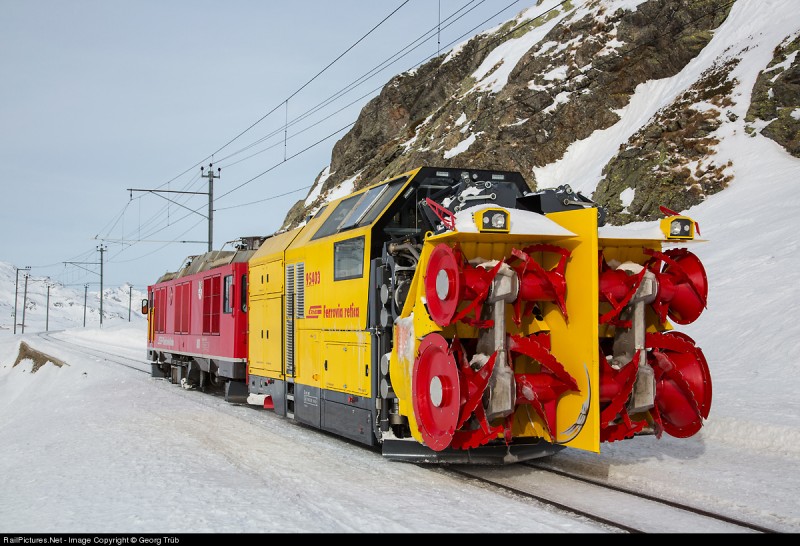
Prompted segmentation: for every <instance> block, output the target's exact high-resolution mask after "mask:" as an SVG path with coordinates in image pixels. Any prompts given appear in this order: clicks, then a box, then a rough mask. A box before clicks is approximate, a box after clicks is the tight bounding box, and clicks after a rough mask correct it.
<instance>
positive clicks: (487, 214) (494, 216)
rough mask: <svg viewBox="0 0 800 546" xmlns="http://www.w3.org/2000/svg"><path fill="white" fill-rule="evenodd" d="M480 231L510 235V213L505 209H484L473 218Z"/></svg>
mask: <svg viewBox="0 0 800 546" xmlns="http://www.w3.org/2000/svg"><path fill="white" fill-rule="evenodd" d="M473 218H474V220H475V225H476V226H477V228H478V231H481V232H495V233H508V230H509V229H510V227H511V226H510V222H509V216H508V211H507V210H504V209H483V210H480V211H478V212H476V213H475V214H474V216H473Z"/></svg>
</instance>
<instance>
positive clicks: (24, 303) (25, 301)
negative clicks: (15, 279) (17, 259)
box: [22, 273, 30, 334]
mask: <svg viewBox="0 0 800 546" xmlns="http://www.w3.org/2000/svg"><path fill="white" fill-rule="evenodd" d="M29 276H30V275H28V274H27V273H25V291H24V292H23V296H22V333H23V334H24V333H25V308H26V307H27V306H28V277H29Z"/></svg>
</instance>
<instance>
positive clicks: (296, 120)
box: [114, 0, 517, 261]
mask: <svg viewBox="0 0 800 546" xmlns="http://www.w3.org/2000/svg"><path fill="white" fill-rule="evenodd" d="M475 1H476V0H472V1H471V2H470V3H468V4H467V6H468V5H469V4H473V3H474V2H475ZM483 1H485V0H482V1H481V2H480V3H479V4H478V5H480V4H482V3H483ZM516 3H517V2H512V3H510V4H508V5H507V6H505V7H504V8H503V9H504V10H505V9H508V7H510V6H512V5H514V4H516ZM403 5H405V3H404V4H403ZM400 7H402V5H401V6H400ZM465 7H466V6H465ZM474 7H476V6H473V9H474ZM397 9H399V8H397ZM461 9H462V10H463V9H464V8H461ZM395 11H397V10H395ZM459 11H460V10H459ZM501 12H502V10H501V11H500V12H497V13H501ZM393 13H394V12H393ZM495 15H496V14H495ZM452 17H453V16H452V15H451V16H450V18H452ZM447 20H448V19H445V21H447ZM487 20H488V19H487ZM442 26H443V25H442V23H441V22H440V23H439V24H438V25H436V26H434V27H433V30H434V32H435V35H436V36H437V38H438V40H437V43H438V45H439V48H440V47H441V42H440V34H439V32H440V30H441V28H442ZM444 26H445V27H446V26H447V25H444ZM374 28H377V26H376V27H374ZM374 28H373V29H372V30H374ZM368 34H369V33H368ZM428 34H430V33H428ZM426 35H427V34H423V35H422V36H421V38H424V37H425V36H426ZM462 36H463V35H462ZM364 37H366V35H365V36H364ZM364 37H362V39H363V38H364ZM359 41H360V40H359ZM356 43H358V42H356ZM415 43H416V41H415V42H411V44H410V45H414V44H415ZM451 43H454V42H451ZM355 45H356V44H353V46H351V48H350V49H352V47H354V46H355ZM407 47H408V46H407ZM439 48H437V54H439V53H440V51H439ZM414 49H416V48H414ZM414 49H412V50H411V51H413V50H414ZM411 51H407V52H406V53H405V55H402V56H401V57H399V58H397V56H398V55H399V54H395V55H394V56H392V57H390V58H389V60H391V59H395V61H394V62H397V61H398V60H400V59H402V58H403V57H405V56H407V55H408V53H410V52H411ZM401 53H402V50H401ZM431 56H432V55H430V56H428V57H427V58H430V57H431ZM340 57H341V56H340ZM337 60H338V58H337ZM334 62H335V61H334ZM421 62H424V61H421ZM418 64H419V63H418ZM329 66H330V65H329ZM382 66H384V64H379V65H377V66H376V69H378V68H380V67H382ZM324 70H325V69H323V70H322V71H320V72H319V73H318V74H316V75H315V76H314V77H313V78H312V79H311V80H309V82H308V83H310V82H311V81H313V79H316V78H317V77H318V76H319V75H320V74H321V73H322V72H324ZM369 75H370V72H367V73H365V75H364V77H367V76H369ZM359 82H360V80H355V82H353V84H357V83H359ZM306 85H307V84H306ZM381 87H383V85H382V86H381ZM381 87H378V88H376V89H374V90H372V91H371V92H375V91H376V90H378V89H380V88H381ZM349 89H350V87H345V88H343V89H342V92H343V91H347V90H349ZM298 91H299V90H298ZM295 94H296V93H295ZM295 94H293V95H291V96H290V97H293V96H294V95H295ZM365 96H366V95H365ZM333 97H334V98H338V95H333ZM362 98H363V96H362ZM287 100H288V99H287ZM355 102H357V100H356V101H353V102H352V103H350V104H349V105H348V106H350V105H352V104H353V103H355ZM328 104H329V102H326V101H323V102H321V103H320V104H319V105H317V106H316V107H315V108H314V109H310V110H308V111H307V112H304V113H303V114H301V115H300V116H296V117H295V118H294V119H293V120H291V122H290V121H289V120H288V116H287V119H286V121H285V127H284V132H285V131H286V128H287V127H288V126H293V125H294V124H296V123H299V122H300V121H302V120H303V119H306V118H307V117H308V116H309V115H311V114H313V113H315V112H316V111H317V110H319V109H321V108H322V107H324V106H327V105H328ZM280 106H281V104H279V105H278V107H280ZM344 108H346V107H343V108H340V109H339V110H337V111H336V112H334V114H330V115H328V116H327V117H325V118H323V120H322V121H325V120H327V119H330V117H332V116H333V115H335V114H336V113H339V112H340V111H342V110H343V109H344ZM264 117H266V116H263V117H262V118H260V120H261V119H263V118H264ZM260 120H259V121H260ZM257 123H258V122H256V123H255V124H253V125H251V127H250V128H248V129H247V130H245V131H243V132H242V133H240V134H239V135H237V137H235V138H234V139H231V140H230V141H229V142H228V143H226V144H225V145H224V146H222V147H221V148H219V149H218V150H217V151H216V152H215V154H216V153H218V152H219V151H221V150H223V149H224V148H225V147H227V146H228V145H230V143H232V142H233V141H235V140H236V139H237V138H239V137H240V136H242V135H243V134H244V133H246V132H247V131H248V130H249V129H251V128H252V127H253V126H255V125H256V124H257ZM317 125H318V123H314V124H312V125H310V126H309V127H306V128H303V129H301V130H300V131H296V132H294V133H293V134H292V135H291V137H289V136H285V138H286V139H288V138H293V137H295V136H297V135H298V134H300V133H301V132H306V131H308V130H310V129H311V128H313V127H316V126H317ZM352 125H353V124H352V123H350V124H348V125H346V126H345V127H343V128H341V129H339V130H337V131H335V132H334V133H331V134H329V135H328V136H326V137H324V138H322V139H320V140H318V141H316V142H315V143H313V144H312V145H310V146H308V147H306V148H304V149H303V150H301V151H299V152H297V153H295V154H292V155H291V156H289V155H286V156H285V160H284V161H283V162H280V163H277V164H276V165H273V166H272V167H270V168H268V169H266V170H264V171H262V172H261V173H259V174H258V175H256V176H254V177H252V178H250V179H249V180H247V181H245V182H243V183H241V184H239V185H238V186H236V187H234V188H232V189H231V190H229V191H227V192H225V193H224V194H222V195H220V196H218V199H222V198H223V197H225V196H227V195H229V194H231V193H233V192H234V191H237V190H238V189H240V188H242V187H244V186H245V185H247V184H249V183H251V182H252V181H254V180H256V179H258V178H260V177H262V176H264V175H265V174H267V173H268V172H270V171H272V170H274V169H275V168H276V167H277V166H279V165H280V164H283V163H285V162H286V161H288V160H290V159H292V158H295V157H297V156H299V155H300V154H302V153H304V152H305V151H307V150H309V149H311V148H313V147H314V146H317V145H318V144H320V143H321V142H323V141H325V140H327V139H328V138H331V137H332V136H334V135H336V134H338V133H340V132H341V131H343V130H345V129H347V128H348V127H351V126H352ZM262 138H268V137H262ZM262 141H263V140H262ZM257 142H258V141H257ZM254 144H255V143H254ZM254 144H251V145H249V146H248V147H246V148H244V149H249V148H251V147H252V146H253V145H254ZM257 153H260V152H257ZM233 155H235V153H234V154H231V155H230V156H226V157H231V156H233ZM252 155H256V154H252ZM252 155H251V156H249V157H252ZM213 156H214V154H212V155H211V156H207V157H206V159H208V158H209V157H213ZM245 159H246V158H245ZM242 161H243V160H242ZM201 163H202V162H199V163H197V164H195V166H197V165H200V164H201ZM235 163H239V161H237V162H235ZM235 163H234V164H235ZM190 170H191V169H187V170H186V171H184V172H183V173H181V175H178V176H176V177H175V178H173V179H171V180H170V181H173V180H175V179H177V178H178V177H180V176H182V175H183V174H186V173H188V172H189V171H190ZM190 183H191V182H190ZM165 184H166V183H165ZM187 185H188V184H187ZM308 187H310V186H305V187H304V188H299V189H297V190H293V191H291V192H288V193H296V192H297V191H301V189H305V188H308ZM288 193H287V194H288ZM283 195H285V194H280V195H277V196H270V197H267V198H265V199H258V200H255V201H251V202H249V203H242V204H239V205H233V206H230V207H223V208H219V209H215V210H227V209H230V208H236V207H240V206H247V205H249V204H255V203H258V202H264V201H267V200H271V199H275V198H277V197H279V196H283ZM163 210H164V209H162V211H163ZM199 210H200V209H198V211H199ZM158 214H159V212H157V213H154V214H153V215H152V217H153V218H155V217H157V216H158ZM187 216H188V215H187ZM187 216H183V217H179V218H178V219H176V220H175V221H174V222H169V224H168V225H175V224H177V223H180V222H182V221H183V220H184V219H185V218H186V217H187ZM118 222H119V219H117V220H116V222H115V225H116V223H118ZM162 223H163V222H162ZM198 224H199V222H198ZM195 225H197V224H195ZM140 227H141V223H140ZM165 227H166V226H161V224H158V226H151V229H150V230H149V232H150V233H149V234H148V233H144V234H142V235H140V236H138V237H137V238H138V239H144V238H145V237H147V236H152V235H153V234H155V233H158V232H160V231H162V230H163V229H164V228H165ZM131 246H132V245H131ZM149 254H151V253H148V255H149ZM116 257H117V256H114V258H116ZM131 261H132V260H131Z"/></svg>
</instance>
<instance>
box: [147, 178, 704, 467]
mask: <svg viewBox="0 0 800 546" xmlns="http://www.w3.org/2000/svg"><path fill="white" fill-rule="evenodd" d="M661 210H662V212H663V213H664V215H665V217H664V218H663V219H662V220H660V223H654V224H653V225H650V224H646V226H647V229H639V230H634V229H631V228H625V227H621V226H606V225H605V211H604V209H603V208H602V207H599V206H598V205H597V204H595V203H593V202H592V201H590V200H589V199H588V198H586V197H584V196H583V195H581V194H580V193H578V192H574V191H573V190H572V189H571V188H570V187H569V186H568V185H563V186H559V187H557V188H553V189H546V190H541V191H531V190H530V189H529V186H528V185H527V183H526V182H525V180H524V179H523V177H522V175H521V174H519V173H515V172H498V171H488V170H474V169H466V170H465V169H454V168H435V167H421V168H418V169H415V170H412V171H409V172H406V173H404V174H402V175H400V176H396V177H393V178H391V179H388V180H385V181H383V182H378V183H375V184H373V185H371V186H369V187H366V188H364V189H362V190H360V191H357V192H354V193H352V194H351V195H348V196H345V197H342V198H340V199H337V200H335V201H332V202H330V203H328V204H327V205H325V206H323V207H322V208H320V209H319V210H318V211H317V212H316V214H314V215H313V217H309V218H307V220H306V221H305V222H304V223H303V224H302V225H301V226H300V227H297V228H295V229H292V230H290V231H284V232H281V233H277V234H275V235H271V236H268V237H243V238H241V239H239V240H237V241H236V242H235V244H234V245H233V246H232V249H231V250H228V251H223V250H220V251H216V252H208V253H205V254H202V255H198V256H191V257H189V258H188V259H187V261H186V264H185V265H184V266H183V267H182V268H181V269H180V270H179V271H176V272H173V273H167V274H165V275H163V276H162V277H161V278H160V279H159V280H158V281H157V282H156V283H155V284H153V285H152V286H149V287H148V299H146V300H143V301H142V312H143V313H145V314H146V315H147V317H148V346H147V351H148V358H149V360H150V362H151V369H152V375H153V376H154V377H160V378H166V379H167V380H169V381H171V382H172V383H175V384H178V385H181V386H183V387H184V388H188V389H198V390H202V391H207V390H212V389H213V390H216V391H217V392H219V393H223V394H224V396H225V399H226V400H228V401H229V402H232V403H241V404H255V405H258V406H259V407H263V408H266V409H271V410H274V411H275V412H276V413H277V414H279V415H281V416H283V417H285V418H287V419H291V420H294V421H296V422H298V423H302V424H304V425H307V426H310V427H314V428H317V429H322V430H325V431H328V432H331V433H334V434H336V435H339V436H342V437H345V438H348V439H351V440H355V441H357V442H360V443H363V444H366V445H368V446H372V447H374V448H376V449H379V450H380V451H381V453H382V454H383V455H384V456H385V457H387V458H389V459H393V460H400V461H412V462H429V463H435V462H443V463H475V464H509V463H514V462H518V461H523V460H527V459H532V458H537V457H542V456H548V455H551V454H554V453H556V452H558V451H559V450H561V449H564V448H566V447H570V448H576V449H581V450H587V451H592V452H595V453H599V451H600V445H601V444H602V443H604V442H614V441H621V440H627V439H632V438H634V437H636V436H639V435H645V434H647V435H655V436H658V437H660V436H661V435H662V434H663V433H666V434H668V435H671V436H674V437H678V438H687V437H690V436H692V435H694V434H695V433H696V432H697V431H698V430H699V429H700V428H701V427H702V425H703V422H704V420H705V419H706V418H707V417H708V413H709V409H710V405H711V377H710V374H709V369H708V365H707V363H706V359H705V357H704V355H703V352H702V351H701V350H700V348H699V347H698V346H697V345H695V342H694V341H693V340H692V339H691V338H689V337H688V336H687V335H685V334H683V333H681V332H678V331H676V330H675V329H674V327H673V325H674V324H678V325H684V324H688V323H691V322H693V321H695V320H696V319H697V318H698V317H699V315H700V314H701V312H702V311H703V310H704V309H705V307H706V300H707V295H708V285H707V279H706V273H705V269H704V267H703V265H702V264H701V262H700V260H699V259H698V258H697V256H696V255H695V254H693V253H692V252H689V251H688V250H687V249H686V248H684V247H685V246H687V244H688V243H694V242H697V241H699V239H698V238H697V237H699V230H698V226H697V223H696V222H695V221H694V220H693V219H691V218H689V217H687V216H684V215H681V214H678V213H675V212H674V211H670V210H669V209H666V208H664V207H662V209H661ZM223 248H224V247H223Z"/></svg>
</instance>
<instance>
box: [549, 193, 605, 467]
mask: <svg viewBox="0 0 800 546" xmlns="http://www.w3.org/2000/svg"><path fill="white" fill-rule="evenodd" d="M547 217H548V218H550V219H551V220H553V221H555V222H557V223H559V224H561V225H562V226H564V227H565V228H567V229H569V230H570V231H572V232H573V233H575V234H577V235H578V236H577V237H576V238H574V239H570V240H567V241H562V242H561V243H560V245H561V246H563V247H565V248H567V249H569V250H570V258H569V261H568V262H567V268H566V271H565V277H566V281H567V297H566V306H567V314H568V320H566V321H565V320H564V317H563V316H562V314H561V313H560V312H559V311H558V310H555V309H552V307H551V308H550V309H549V310H548V311H547V312H546V314H545V321H546V322H547V323H548V324H549V325H550V343H551V349H550V352H551V353H553V355H554V356H555V357H556V358H557V359H558V361H559V362H561V364H563V365H564V368H565V369H566V370H567V371H568V372H569V374H570V375H571V376H572V377H573V378H575V380H576V381H577V383H578V387H579V388H580V393H576V392H572V391H568V392H566V393H565V394H564V395H563V396H562V397H561V399H560V400H559V402H558V406H557V408H558V412H557V414H556V430H557V433H556V435H557V437H556V438H554V439H552V441H553V442H555V443H563V444H565V445H567V446H569V447H574V448H578V449H583V450H587V451H594V452H599V451H600V377H599V375H600V371H599V370H600V362H599V354H600V353H599V351H600V349H599V347H598V339H597V336H598V322H597V317H598V301H599V295H598V287H597V278H598V277H597V276H598V270H597V267H598V264H597V252H598V247H597V211H596V210H595V209H593V208H592V209H584V210H577V211H569V212H557V213H552V214H548V215H547ZM583 420H585V421H584V422H583V426H582V427H580V423H581V421H583Z"/></svg>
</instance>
